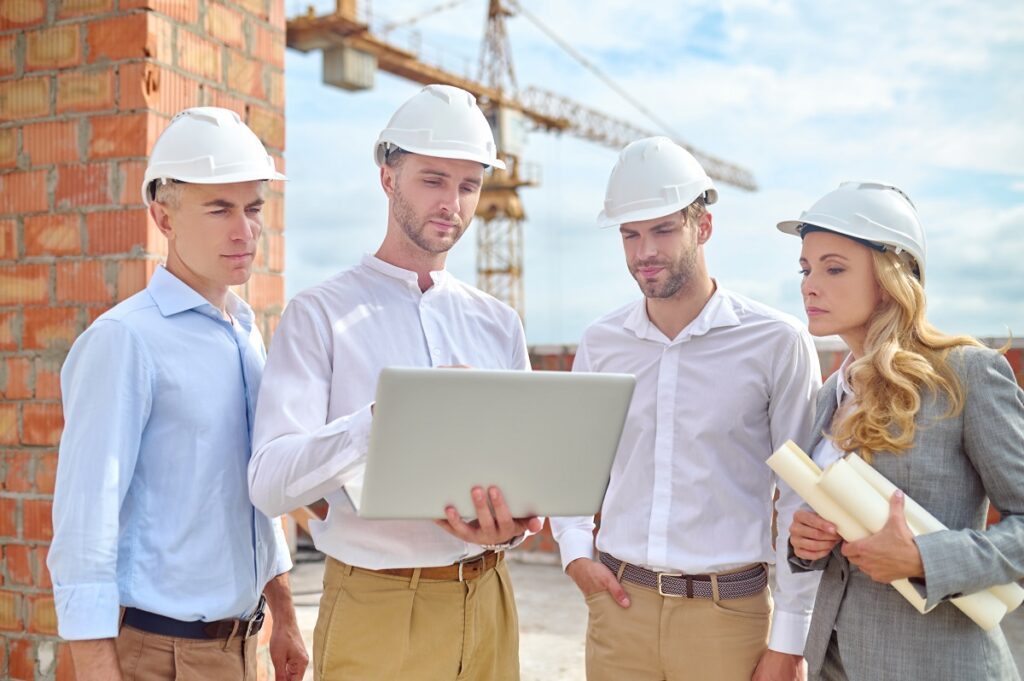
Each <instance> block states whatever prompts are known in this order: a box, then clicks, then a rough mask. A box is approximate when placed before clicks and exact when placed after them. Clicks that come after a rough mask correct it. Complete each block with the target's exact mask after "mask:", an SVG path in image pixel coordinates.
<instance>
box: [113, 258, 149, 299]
mask: <svg viewBox="0 0 1024 681" xmlns="http://www.w3.org/2000/svg"><path fill="white" fill-rule="evenodd" d="M156 267H157V262H156V261H155V260H122V261H121V262H119V263H118V264H117V298H116V299H115V300H116V302H121V301H122V300H125V299H127V298H130V297H131V296H133V295H135V294H136V293H138V292H139V291H141V290H142V289H144V288H146V284H147V283H148V282H149V280H150V278H151V277H152V276H153V272H155V271H156Z"/></svg>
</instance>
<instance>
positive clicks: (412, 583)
mask: <svg viewBox="0 0 1024 681" xmlns="http://www.w3.org/2000/svg"><path fill="white" fill-rule="evenodd" d="M419 585H420V568H416V569H415V570H413V571H412V578H411V579H409V588H410V589H413V590H415V589H416V587H418V586H419Z"/></svg>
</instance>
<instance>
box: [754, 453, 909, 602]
mask: <svg viewBox="0 0 1024 681" xmlns="http://www.w3.org/2000/svg"><path fill="white" fill-rule="evenodd" d="M766 463H767V464H768V466H769V467H770V468H771V469H772V470H773V471H775V472H776V474H778V476H779V477H780V478H782V479H783V480H784V481H785V482H786V484H787V485H789V486H790V487H792V488H793V491H795V492H796V493H797V494H799V495H800V497H801V498H802V499H803V500H804V501H806V502H807V504H808V505H809V506H810V507H811V508H812V509H814V512H815V513H817V514H818V515H820V516H821V517H822V518H824V519H825V520H827V521H829V522H830V523H832V524H833V525H835V526H836V531H837V532H839V534H840V536H842V538H843V539H845V540H846V541H857V540H858V539H864V538H865V537H870V536H871V533H870V532H868V530H867V529H866V528H865V527H864V525H862V524H861V523H860V522H859V521H857V520H856V519H855V518H854V517H853V516H852V515H850V514H849V513H847V512H846V510H844V509H843V508H842V507H841V506H840V505H839V504H837V503H836V502H835V501H833V500H832V499H831V498H830V497H829V496H828V494H826V493H825V492H824V490H822V489H821V488H820V487H819V486H818V481H819V480H820V479H821V469H820V468H818V466H817V464H815V463H814V461H812V460H811V457H809V456H807V454H805V453H804V451H803V450H802V449H800V448H799V447H797V446H796V445H795V444H794V443H793V442H792V441H788V442H786V443H785V444H784V445H782V446H781V447H779V449H778V450H777V451H776V452H775V453H774V454H772V455H771V456H770V457H768V459H767V462H766ZM892 586H893V588H894V589H896V591H898V592H899V593H900V594H901V595H902V596H903V597H904V598H906V599H907V601H909V602H910V604H911V605H913V606H914V608H915V609H916V610H917V611H918V612H919V613H921V614H924V613H925V612H927V610H926V608H925V600H924V599H923V598H921V596H920V595H919V594H918V593H917V590H916V589H914V587H913V585H912V584H911V583H910V582H909V581H908V580H906V579H898V580H896V581H895V582H893V583H892Z"/></svg>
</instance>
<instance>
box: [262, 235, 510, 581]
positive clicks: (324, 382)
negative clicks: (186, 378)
mask: <svg viewBox="0 0 1024 681" xmlns="http://www.w3.org/2000/svg"><path fill="white" fill-rule="evenodd" d="M430 274H431V278H432V279H433V286H431V287H430V288H429V289H427V290H426V291H422V292H421V291H420V287H419V285H418V283H417V277H416V273H415V272H410V271H408V270H404V269H401V268H399V267H395V266H394V265H390V264H388V263H386V262H384V261H382V260H379V259H377V258H375V257H373V256H369V255H368V256H365V257H364V258H363V261H362V263H361V264H360V265H358V266H357V267H354V268H352V269H350V270H347V271H345V272H342V273H341V274H338V275H336V276H335V277H333V278H331V279H328V280H327V281H326V282H324V283H323V284H320V285H319V286H315V287H313V288H311V289H308V290H306V291H304V292H302V293H300V294H299V295H297V296H296V297H295V298H294V299H293V300H292V301H291V302H290V303H289V305H288V307H287V309H286V310H285V312H284V315H283V317H282V319H281V323H280V325H279V326H278V328H277V331H276V332H275V334H274V338H273V342H272V344H271V348H270V355H269V357H268V359H267V367H266V371H265V372H264V374H263V383H262V388H261V390H260V399H259V403H258V407H257V413H256V430H255V434H254V447H255V450H254V454H253V457H252V461H251V463H250V465H249V489H250V493H251V495H252V500H253V503H254V504H255V505H256V507H257V508H259V509H261V510H263V511H264V512H266V511H268V510H271V509H273V511H274V513H275V514H279V513H284V512H287V511H290V510H292V509H294V508H297V507H299V506H302V505H304V504H309V503H312V502H313V501H316V500H317V499H319V498H321V497H324V498H326V499H327V501H328V503H329V504H330V513H329V515H328V516H327V519H326V520H324V521H313V522H312V523H311V525H312V528H311V529H312V533H313V539H314V542H315V544H316V546H317V548H318V549H320V550H321V551H323V552H324V553H326V554H328V555H330V556H333V557H334V558H336V559H338V560H341V561H343V562H345V563H348V564H350V565H356V566H360V567H365V568H370V569H381V568H395V567H431V566H438V565H448V564H451V563H453V562H455V561H458V560H461V559H463V558H467V557H469V556H472V555H475V554H478V553H480V552H481V550H482V549H481V548H480V547H479V546H476V545H474V544H467V543H466V542H463V541H461V540H460V539H457V538H455V537H453V536H452V535H450V534H448V533H447V532H445V531H444V530H442V529H441V528H440V527H438V526H437V525H435V524H434V523H433V522H431V521H426V520H364V519H362V518H360V517H359V516H358V515H357V514H356V511H355V508H354V506H353V504H352V501H351V500H350V498H349V495H348V492H347V491H346V490H345V489H343V486H344V485H350V486H358V484H359V482H360V481H361V479H362V475H363V470H364V467H365V460H366V450H367V447H368V444H369V434H370V424H371V418H372V417H371V412H370V404H371V402H372V400H373V399H374V395H375V393H376V389H377V377H378V375H379V374H380V370H381V369H383V368H384V367H388V366H404V367H431V366H444V365H454V364H465V365H469V366H472V367H477V368H481V369H528V368H529V356H528V354H527V350H526V338H525V334H524V333H523V326H522V323H521V322H520V321H519V317H518V316H517V315H516V313H515V311H513V310H512V308H510V307H508V306H507V305H505V304H504V303H501V302H499V301H497V300H496V299H494V298H492V297H491V296H489V295H487V294H485V293H483V292H481V291H479V290H477V289H475V288H473V287H472V286H469V285H467V284H464V283H462V282H460V281H458V280H457V279H455V278H454V277H452V276H451V275H450V274H448V272H446V271H439V272H431V273H430ZM481 446H486V443H482V444H481ZM442 512H443V509H438V515H439V516H440V515H441V513H442Z"/></svg>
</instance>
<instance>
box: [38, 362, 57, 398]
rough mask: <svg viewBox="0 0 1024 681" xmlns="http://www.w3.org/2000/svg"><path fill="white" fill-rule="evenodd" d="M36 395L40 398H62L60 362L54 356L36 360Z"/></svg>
mask: <svg viewBox="0 0 1024 681" xmlns="http://www.w3.org/2000/svg"><path fill="white" fill-rule="evenodd" d="M34 368H35V378H36V386H35V396H36V397H37V398H38V399H40V400H59V399H60V362H59V361H57V360H55V359H52V358H44V357H37V358H36V360H35V367H34Z"/></svg>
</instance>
